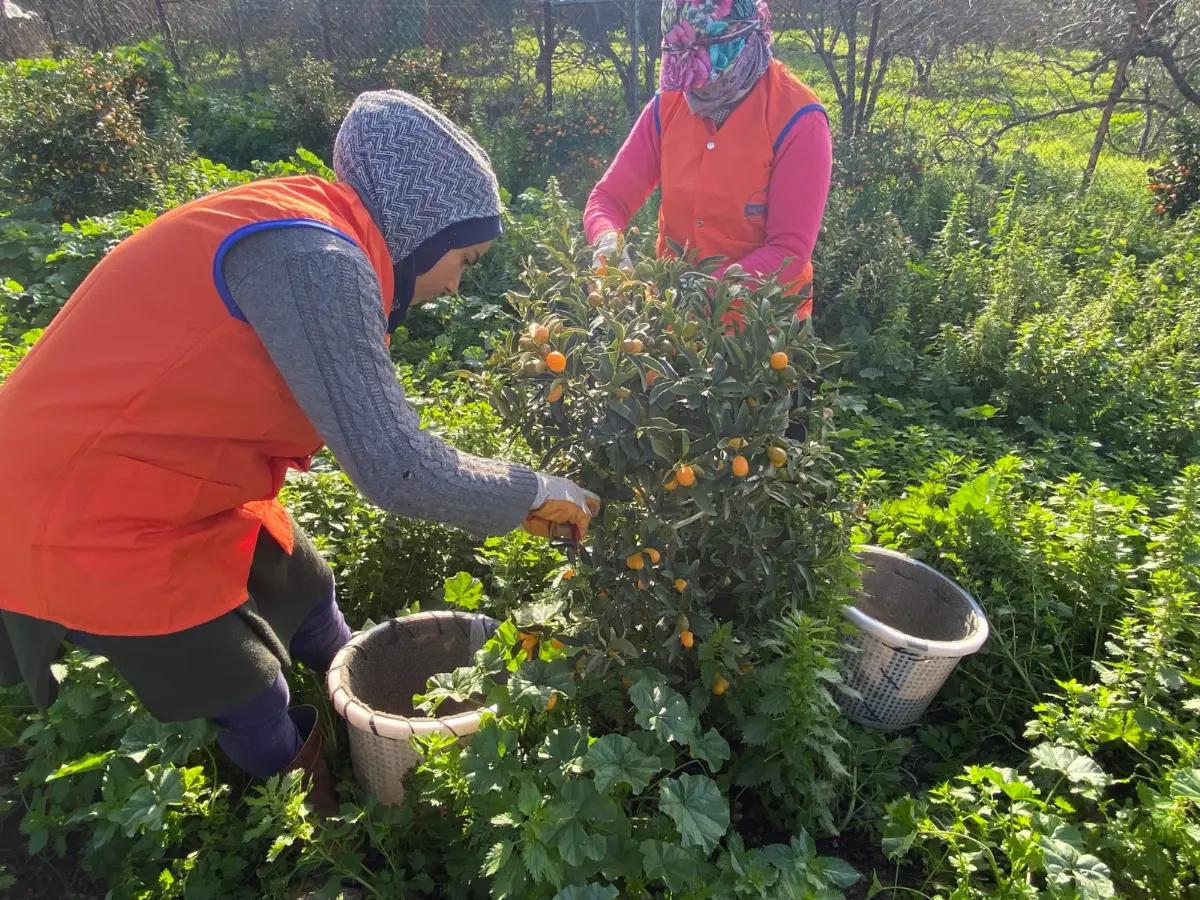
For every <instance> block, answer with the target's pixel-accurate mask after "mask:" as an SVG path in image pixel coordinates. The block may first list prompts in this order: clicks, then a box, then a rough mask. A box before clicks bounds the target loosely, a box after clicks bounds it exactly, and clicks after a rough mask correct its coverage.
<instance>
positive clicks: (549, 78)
mask: <svg viewBox="0 0 1200 900" xmlns="http://www.w3.org/2000/svg"><path fill="white" fill-rule="evenodd" d="M540 32H541V39H542V40H541V43H542V46H541V51H542V52H541V54H540V55H539V57H538V65H537V67H538V74H539V75H540V76H541V79H542V105H543V106H544V107H545V108H546V111H547V112H550V111H552V110H553V109H554V8H553V7H552V6H551V5H550V0H542V27H541V29H540Z"/></svg>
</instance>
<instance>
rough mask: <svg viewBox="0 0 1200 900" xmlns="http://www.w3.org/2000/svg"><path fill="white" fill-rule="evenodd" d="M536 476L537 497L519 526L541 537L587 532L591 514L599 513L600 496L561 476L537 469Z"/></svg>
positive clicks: (570, 535)
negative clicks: (546, 473)
mask: <svg viewBox="0 0 1200 900" xmlns="http://www.w3.org/2000/svg"><path fill="white" fill-rule="evenodd" d="M537 478H538V492H537V496H536V497H535V498H534V500H533V505H532V506H531V507H529V515H527V516H526V517H525V522H524V523H523V526H522V527H524V529H525V530H526V531H527V532H529V533H530V534H532V535H533V536H534V537H542V538H571V537H575V536H578V537H580V538H582V537H583V536H584V535H585V534H587V529H588V525H590V524H591V521H592V517H593V516H596V515H599V513H600V498H599V497H597V496H596V495H595V494H593V493H592V492H591V491H585V490H584V489H583V488H581V487H580V486H579V485H577V484H575V483H574V482H572V481H568V480H567V479H565V478H559V477H557V476H555V475H543V474H541V473H540V472H539V473H538V477H537ZM571 526H575V528H574V529H572V527H571ZM575 529H577V530H575Z"/></svg>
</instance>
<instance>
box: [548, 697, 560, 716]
mask: <svg viewBox="0 0 1200 900" xmlns="http://www.w3.org/2000/svg"><path fill="white" fill-rule="evenodd" d="M557 704H558V694H551V695H550V701H549V702H548V703H547V704H546V712H550V710H552V709H554V707H555V706H556V705H557Z"/></svg>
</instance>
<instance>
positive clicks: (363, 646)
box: [328, 611, 499, 806]
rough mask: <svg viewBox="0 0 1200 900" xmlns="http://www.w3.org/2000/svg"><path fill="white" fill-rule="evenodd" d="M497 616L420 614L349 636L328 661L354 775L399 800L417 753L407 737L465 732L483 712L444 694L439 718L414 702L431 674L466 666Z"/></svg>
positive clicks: (383, 796)
mask: <svg viewBox="0 0 1200 900" xmlns="http://www.w3.org/2000/svg"><path fill="white" fill-rule="evenodd" d="M498 626H499V623H498V622H496V620H495V619H489V618H488V617H487V616H481V615H475V614H471V613H459V612H448V611H437V612H425V613H418V614H417V615H414V616H404V617H403V618H400V619H392V620H391V621H389V622H384V623H382V624H380V625H376V626H375V627H374V628H371V629H370V630H368V631H364V632H361V633H359V634H356V635H354V637H352V638H351V639H350V641H349V643H347V644H346V646H345V647H343V648H342V649H341V650H340V651H339V652H338V655H337V656H335V657H334V659H333V664H332V665H331V666H330V668H329V679H328V687H329V697H330V699H331V700H332V701H333V708H334V709H335V710H336V711H337V713H338V715H340V716H341V717H342V718H343V719H345V720H346V724H347V725H348V726H349V732H350V758H351V760H352V761H353V763H354V777H355V778H357V779H358V782H359V784H361V785H362V786H363V787H365V788H366V789H367V790H369V791H371V792H372V793H373V794H375V796H377V797H378V798H379V802H380V803H382V804H384V805H385V806H392V805H395V804H397V803H399V802H400V801H401V800H402V799H404V775H405V773H407V772H408V770H409V769H411V768H412V767H413V766H414V765H416V764H417V763H418V762H419V761H420V759H421V757H420V755H419V754H418V753H417V752H416V751H415V750H414V749H413V748H412V744H411V742H410V741H409V738H411V737H413V736H414V735H427V734H434V733H441V734H449V735H453V736H454V737H457V738H460V739H463V740H465V739H467V738H469V737H470V736H471V735H473V734H474V733H475V732H476V731H478V730H479V721H480V717H481V716H482V711H481V710H479V709H476V708H474V707H469V706H467V705H466V704H458V703H454V702H452V701H449V700H447V701H444V702H443V703H442V705H441V706H440V707H439V709H440V710H441V711H444V712H446V713H448V714H447V715H443V716H440V717H437V718H430V717H428V716H422V715H420V714H419V713H418V712H417V710H415V709H414V708H413V705H412V698H413V695H414V694H423V693H425V686H426V682H427V681H428V680H429V678H430V676H432V675H436V674H438V673H440V672H450V671H453V670H454V669H457V668H458V667H460V666H466V665H470V663H471V661H472V660H473V659H474V657H475V653H476V651H478V650H479V649H480V648H481V647H483V645H484V643H485V642H486V641H487V640H488V638H490V637H491V636H492V635H493V634H495V633H496V629H497V627H498Z"/></svg>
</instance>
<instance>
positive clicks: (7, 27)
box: [0, 0, 17, 60]
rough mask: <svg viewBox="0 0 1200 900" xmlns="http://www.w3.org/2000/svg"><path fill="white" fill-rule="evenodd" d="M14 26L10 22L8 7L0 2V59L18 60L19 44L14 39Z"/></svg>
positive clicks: (2, 0)
mask: <svg viewBox="0 0 1200 900" xmlns="http://www.w3.org/2000/svg"><path fill="white" fill-rule="evenodd" d="M13 30H14V29H13V26H12V23H10V22H9V21H8V7H6V6H5V5H4V0H0V59H6V60H11V59H16V58H17V42H16V40H14V38H13Z"/></svg>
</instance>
